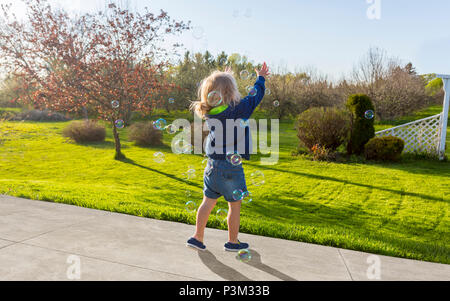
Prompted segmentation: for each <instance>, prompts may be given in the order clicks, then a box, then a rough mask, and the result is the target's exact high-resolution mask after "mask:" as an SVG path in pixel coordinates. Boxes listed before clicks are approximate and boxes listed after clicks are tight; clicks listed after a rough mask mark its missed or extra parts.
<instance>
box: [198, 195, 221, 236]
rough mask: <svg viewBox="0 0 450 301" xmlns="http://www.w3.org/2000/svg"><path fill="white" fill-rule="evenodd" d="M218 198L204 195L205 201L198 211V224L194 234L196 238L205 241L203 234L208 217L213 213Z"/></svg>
mask: <svg viewBox="0 0 450 301" xmlns="http://www.w3.org/2000/svg"><path fill="white" fill-rule="evenodd" d="M216 203H217V199H215V200H214V199H210V198H207V197H206V196H204V197H203V203H202V204H201V205H200V207H199V208H198V212H197V226H196V229H195V234H194V236H192V237H193V238H195V239H196V240H198V241H200V242H203V236H204V234H205V228H206V224H207V223H208V217H209V215H210V214H211V211H212V210H213V208H214V206H216Z"/></svg>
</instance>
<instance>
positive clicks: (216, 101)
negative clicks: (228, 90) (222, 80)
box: [208, 91, 222, 107]
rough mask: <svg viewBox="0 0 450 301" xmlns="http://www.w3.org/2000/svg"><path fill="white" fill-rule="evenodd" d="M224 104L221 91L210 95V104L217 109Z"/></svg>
mask: <svg viewBox="0 0 450 301" xmlns="http://www.w3.org/2000/svg"><path fill="white" fill-rule="evenodd" d="M221 103H222V94H221V93H220V92H219V91H212V92H210V93H209V94H208V104H209V105H210V106H211V107H217V106H219V105H220V104H221Z"/></svg>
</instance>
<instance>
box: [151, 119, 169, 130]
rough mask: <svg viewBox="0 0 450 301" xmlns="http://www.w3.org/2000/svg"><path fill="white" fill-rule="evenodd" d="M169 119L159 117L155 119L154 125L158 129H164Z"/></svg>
mask: <svg viewBox="0 0 450 301" xmlns="http://www.w3.org/2000/svg"><path fill="white" fill-rule="evenodd" d="M166 124H167V121H166V120H165V119H163V118H159V119H158V120H156V121H153V127H154V128H155V129H157V130H160V131H162V130H164V129H165V128H166Z"/></svg>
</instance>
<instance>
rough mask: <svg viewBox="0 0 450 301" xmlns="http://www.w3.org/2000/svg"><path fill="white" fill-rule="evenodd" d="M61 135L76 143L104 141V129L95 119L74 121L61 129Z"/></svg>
mask: <svg viewBox="0 0 450 301" xmlns="http://www.w3.org/2000/svg"><path fill="white" fill-rule="evenodd" d="M63 135H64V137H68V138H71V139H72V140H74V141H75V142H77V143H86V142H103V141H105V137H106V130H105V127H103V126H102V125H100V124H98V123H97V122H96V121H92V120H87V121H74V122H72V123H70V124H69V125H68V126H67V127H66V128H65V129H64V130H63Z"/></svg>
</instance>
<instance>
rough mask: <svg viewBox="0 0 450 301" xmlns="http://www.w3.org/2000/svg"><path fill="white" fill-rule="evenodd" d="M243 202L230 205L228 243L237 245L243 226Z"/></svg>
mask: <svg viewBox="0 0 450 301" xmlns="http://www.w3.org/2000/svg"><path fill="white" fill-rule="evenodd" d="M241 203H242V202H241V201H239V202H233V203H228V207H229V211H228V242H231V243H234V244H237V243H238V234H239V227H240V225H241Z"/></svg>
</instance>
